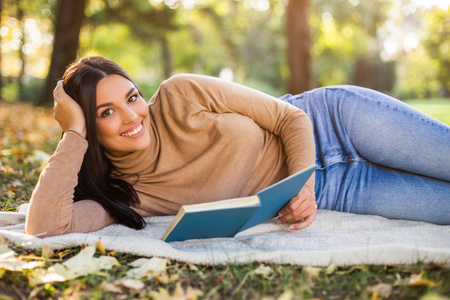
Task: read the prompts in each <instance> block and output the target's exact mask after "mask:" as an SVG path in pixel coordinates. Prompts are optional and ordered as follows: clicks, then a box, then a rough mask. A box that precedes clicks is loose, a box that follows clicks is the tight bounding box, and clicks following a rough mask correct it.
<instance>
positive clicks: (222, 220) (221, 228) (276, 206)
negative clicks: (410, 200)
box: [162, 165, 316, 242]
mask: <svg viewBox="0 0 450 300" xmlns="http://www.w3.org/2000/svg"><path fill="white" fill-rule="evenodd" d="M315 169H316V166H315V165H314V166H311V167H309V168H307V169H305V170H303V171H300V172H298V173H296V174H294V175H291V176H289V177H287V178H285V179H283V180H281V181H280V182H277V183H275V184H273V185H271V186H269V187H267V188H265V189H263V190H261V191H259V192H258V193H257V194H256V195H255V196H250V197H243V198H236V199H230V200H222V201H216V202H208V203H200V204H192V205H183V206H182V207H181V209H180V211H179V212H178V214H177V215H176V216H175V219H174V220H173V221H172V223H171V224H170V225H169V228H167V230H166V232H165V233H164V235H163V237H162V239H163V240H164V241H166V242H173V241H184V240H188V239H204V238H214V237H233V236H235V235H236V234H237V233H239V232H241V231H243V230H245V229H248V228H250V227H253V226H255V225H258V224H260V223H263V222H265V221H268V220H270V219H273V218H275V217H276V216H277V214H278V211H279V210H280V209H281V208H282V207H283V206H284V205H285V204H286V203H288V202H289V200H291V199H292V198H294V197H295V196H297V195H298V193H299V192H300V190H301V189H302V187H303V185H304V184H305V183H306V181H308V179H309V177H311V175H312V174H313V173H314V170H315Z"/></svg>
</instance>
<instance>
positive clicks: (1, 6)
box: [0, 1, 3, 101]
mask: <svg viewBox="0 0 450 300" xmlns="http://www.w3.org/2000/svg"><path fill="white" fill-rule="evenodd" d="M2 13H3V1H0V20H1V16H2ZM0 27H1V23H0ZM1 41H2V36H1V35H0V43H1ZM1 62H2V51H0V66H1ZM2 84H3V79H2V68H0V101H2V100H3V97H2V88H3V85H2Z"/></svg>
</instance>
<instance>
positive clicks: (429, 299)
mask: <svg viewBox="0 0 450 300" xmlns="http://www.w3.org/2000/svg"><path fill="white" fill-rule="evenodd" d="M449 299H450V298H447V297H444V296H441V295H438V294H427V295H425V296H423V297H421V298H420V300H449Z"/></svg>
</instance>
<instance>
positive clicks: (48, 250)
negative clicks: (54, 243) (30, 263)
mask: <svg viewBox="0 0 450 300" xmlns="http://www.w3.org/2000/svg"><path fill="white" fill-rule="evenodd" d="M54 254H55V252H53V250H52V248H50V246H49V245H48V244H46V245H45V246H44V247H43V248H42V257H43V258H46V259H50V258H51V257H52V256H53V255H54Z"/></svg>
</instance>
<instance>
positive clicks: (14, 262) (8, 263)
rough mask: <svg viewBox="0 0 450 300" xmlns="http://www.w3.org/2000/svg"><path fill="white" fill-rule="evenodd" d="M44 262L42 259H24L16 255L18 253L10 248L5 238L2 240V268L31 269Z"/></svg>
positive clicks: (0, 252)
mask: <svg viewBox="0 0 450 300" xmlns="http://www.w3.org/2000/svg"><path fill="white" fill-rule="evenodd" d="M43 264H44V262H42V261H24V260H23V259H22V258H21V257H20V256H18V257H16V253H15V252H14V251H13V250H11V249H9V247H8V245H6V241H5V240H4V239H3V240H2V241H0V270H8V271H23V270H31V269H35V268H37V267H39V266H41V265H43Z"/></svg>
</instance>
